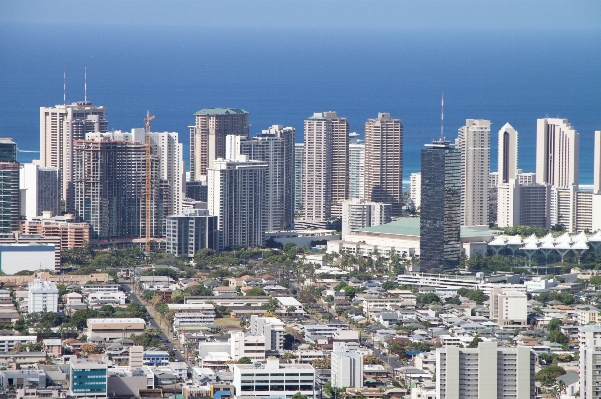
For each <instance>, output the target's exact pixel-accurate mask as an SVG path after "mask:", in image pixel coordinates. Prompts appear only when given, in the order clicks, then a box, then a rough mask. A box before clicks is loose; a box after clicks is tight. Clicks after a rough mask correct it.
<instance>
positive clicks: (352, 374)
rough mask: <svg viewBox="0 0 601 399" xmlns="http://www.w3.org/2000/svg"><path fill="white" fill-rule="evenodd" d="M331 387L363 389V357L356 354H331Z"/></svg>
mask: <svg viewBox="0 0 601 399" xmlns="http://www.w3.org/2000/svg"><path fill="white" fill-rule="evenodd" d="M330 364H331V366H330V367H331V372H332V386H333V387H335V388H363V355H362V354H361V353H358V352H332V358H331V363H330Z"/></svg>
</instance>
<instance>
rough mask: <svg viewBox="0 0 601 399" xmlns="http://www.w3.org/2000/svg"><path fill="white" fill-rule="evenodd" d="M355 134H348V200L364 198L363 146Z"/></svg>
mask: <svg viewBox="0 0 601 399" xmlns="http://www.w3.org/2000/svg"><path fill="white" fill-rule="evenodd" d="M358 136H359V135H358V134H357V133H354V132H353V133H350V134H349V145H348V175H349V179H348V185H349V188H348V190H349V198H359V199H363V197H364V196H365V184H364V183H365V144H364V143H363V140H359V139H358Z"/></svg>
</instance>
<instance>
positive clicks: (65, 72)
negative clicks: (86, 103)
mask: <svg viewBox="0 0 601 399" xmlns="http://www.w3.org/2000/svg"><path fill="white" fill-rule="evenodd" d="M63 105H67V67H66V66H64V67H63Z"/></svg>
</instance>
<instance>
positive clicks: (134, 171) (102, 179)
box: [73, 133, 169, 240]
mask: <svg viewBox="0 0 601 399" xmlns="http://www.w3.org/2000/svg"><path fill="white" fill-rule="evenodd" d="M127 135H129V133H94V134H88V135H86V139H87V140H76V141H75V142H74V145H73V172H74V173H73V187H74V192H75V214H76V215H77V218H78V219H79V220H80V221H84V222H87V223H89V224H90V227H91V229H90V238H91V239H94V240H106V239H113V238H142V237H144V236H145V233H146V232H145V226H146V211H145V209H146V201H145V181H146V148H145V147H146V146H145V145H144V144H143V143H141V142H139V141H127V140H124V139H123V138H125V137H128V136H127ZM121 136H123V138H122V137H121ZM159 161H160V158H159V157H158V156H157V155H152V159H151V168H152V171H151V175H152V181H151V190H152V192H151V207H152V209H151V221H150V223H151V235H152V237H162V236H163V234H164V230H165V217H166V216H167V214H168V212H167V207H165V204H168V203H169V198H168V192H169V190H168V187H166V186H165V185H164V184H162V181H161V180H160V178H159V177H160V173H159V170H160V166H159Z"/></svg>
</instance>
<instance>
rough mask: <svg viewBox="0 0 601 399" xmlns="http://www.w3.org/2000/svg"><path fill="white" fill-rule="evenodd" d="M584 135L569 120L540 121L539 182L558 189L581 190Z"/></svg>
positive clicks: (537, 133)
mask: <svg viewBox="0 0 601 399" xmlns="http://www.w3.org/2000/svg"><path fill="white" fill-rule="evenodd" d="M579 147H580V134H578V132H576V130H575V129H574V128H573V127H572V125H570V124H569V123H568V120H567V119H559V118H544V119H538V120H537V121H536V182H537V183H539V184H550V185H552V186H554V187H557V188H569V187H570V186H572V185H576V186H578V170H579V169H578V167H579V165H578V164H579V162H580V155H579V154H580V148H579Z"/></svg>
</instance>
